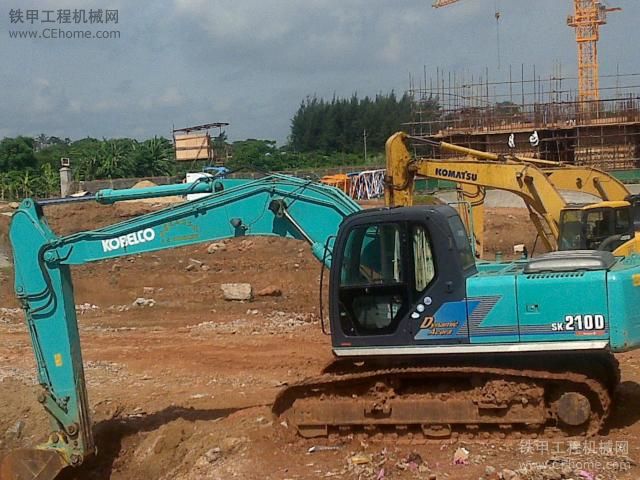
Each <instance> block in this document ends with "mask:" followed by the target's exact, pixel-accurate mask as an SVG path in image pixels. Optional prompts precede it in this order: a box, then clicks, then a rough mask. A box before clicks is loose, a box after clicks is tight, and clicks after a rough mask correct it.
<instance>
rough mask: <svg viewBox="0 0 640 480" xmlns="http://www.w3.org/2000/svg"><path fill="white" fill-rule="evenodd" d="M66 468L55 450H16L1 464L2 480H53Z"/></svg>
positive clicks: (0, 474) (0, 477) (0, 476)
mask: <svg viewBox="0 0 640 480" xmlns="http://www.w3.org/2000/svg"><path fill="white" fill-rule="evenodd" d="M66 466H68V464H67V462H65V461H64V459H63V458H62V456H61V455H60V454H59V453H58V452H55V451H53V450H37V449H22V450H14V451H13V452H11V453H9V454H8V455H7V456H6V457H4V458H3V459H2V463H0V480H53V479H54V478H56V477H57V476H58V474H59V473H60V472H61V471H62V469H63V468H65V467H66Z"/></svg>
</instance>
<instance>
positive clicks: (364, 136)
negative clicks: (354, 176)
mask: <svg viewBox="0 0 640 480" xmlns="http://www.w3.org/2000/svg"><path fill="white" fill-rule="evenodd" d="M362 138H363V139H364V163H367V129H366V128H365V129H364V130H363V132H362Z"/></svg>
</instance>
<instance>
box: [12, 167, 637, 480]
mask: <svg viewBox="0 0 640 480" xmlns="http://www.w3.org/2000/svg"><path fill="white" fill-rule="evenodd" d="M225 182H227V183H225ZM228 182H230V181H225V180H218V179H201V180H200V181H198V182H196V183H193V184H185V185H173V186H160V187H151V188H148V189H140V190H107V191H101V192H98V194H96V195H95V197H94V200H95V201H98V202H101V203H114V202H117V201H121V200H132V199H141V198H152V197H157V196H163V195H185V194H189V193H210V195H208V196H206V197H204V198H201V199H198V200H194V201H190V202H186V203H183V204H180V205H176V206H172V207H169V208H167V209H164V210H160V211H157V212H153V213H149V214H146V215H142V216H140V217H137V218H133V219H130V220H127V221H125V222H122V223H118V224H116V225H112V226H108V227H104V228H100V229H97V230H91V231H86V232H79V233H75V234H71V235H68V236H62V237H61V236H57V235H56V234H55V233H54V232H53V231H52V230H51V228H50V227H49V226H48V225H47V222H46V218H45V216H44V213H43V207H42V206H41V205H40V204H39V203H38V202H35V201H33V200H30V199H27V200H24V201H23V202H22V203H21V205H20V208H19V209H18V210H17V211H16V212H15V214H14V216H13V219H12V223H11V228H10V240H11V244H12V247H13V256H14V267H15V291H16V295H17V296H18V298H19V299H20V301H21V303H22V305H23V307H24V311H25V318H26V324H27V328H28V331H29V334H30V336H31V340H32V344H33V350H34V354H35V357H36V361H37V366H38V378H39V382H40V391H39V393H38V400H39V401H40V403H41V404H42V406H43V408H44V409H45V410H46V412H47V413H48V415H49V417H50V419H51V434H50V435H49V438H48V440H47V441H46V442H45V443H43V444H42V445H39V446H36V447H35V448H34V449H31V450H22V451H15V452H12V453H11V454H9V455H8V456H7V457H6V458H5V459H4V460H3V462H2V464H1V466H0V477H1V478H2V480H18V479H19V480H23V479H29V480H33V479H34V478H38V479H47V480H49V479H51V478H54V477H55V476H56V474H57V473H58V472H59V471H61V469H63V468H65V467H67V466H73V467H79V466H80V465H81V464H82V463H83V461H84V460H85V459H86V458H87V457H88V456H90V455H94V454H95V453H96V445H95V443H94V439H93V435H92V424H91V420H90V416H89V405H90V402H89V399H88V395H87V388H86V382H85V377H84V371H83V365H82V354H81V345H80V339H79V335H78V325H77V319H76V313H75V308H74V306H75V302H74V296H73V285H72V279H71V267H72V266H73V265H81V264H85V263H88V262H93V261H99V260H105V259H110V258H117V257H122V256H125V255H132V254H140V253H145V252H151V251H155V250H161V249H165V248H172V247H179V246H183V245H189V244H194V243H197V242H205V241H211V240H216V239H221V238H228V237H238V236H245V235H279V236H285V237H293V238H299V239H305V240H307V241H308V242H309V244H310V245H311V248H312V250H313V253H314V254H315V256H316V257H317V258H318V259H320V260H322V261H323V262H324V265H326V266H327V267H328V268H330V272H329V308H328V313H329V315H328V317H329V322H328V323H329V327H330V328H329V330H330V335H331V344H332V349H333V353H334V356H335V361H334V362H333V363H332V364H331V365H329V366H328V367H326V368H325V370H324V371H323V372H321V373H320V374H319V375H318V376H316V377H314V378H309V379H306V380H303V381H301V382H299V383H295V384H292V385H289V386H287V387H285V388H284V389H283V390H282V391H281V392H280V393H279V394H278V396H277V397H276V399H275V401H274V404H273V412H274V414H275V415H277V416H279V417H280V421H279V422H275V424H276V425H279V424H280V423H286V424H287V425H289V428H291V429H295V431H296V432H298V433H299V434H300V435H301V436H303V437H316V436H327V435H331V434H334V433H336V434H345V433H346V434H349V433H351V432H362V434H364V435H383V436H384V435H388V434H389V435H392V436H394V437H395V436H396V435H402V436H407V437H411V436H413V438H415V437H416V436H425V437H430V438H446V437H452V436H456V435H460V434H463V435H474V434H475V433H476V432H478V431H481V432H483V433H486V432H488V433H490V434H494V435H498V436H500V437H501V438H504V437H505V436H507V435H539V434H546V433H554V432H556V433H558V432H559V433H562V434H571V435H574V434H575V435H593V434H595V433H597V432H598V431H599V430H600V428H601V427H602V425H603V423H604V422H605V421H606V419H607V416H608V415H609V412H610V411H611V402H612V394H613V390H614V388H615V387H616V384H617V383H618V369H617V364H616V361H615V358H614V356H613V353H614V352H622V351H626V350H631V349H634V348H638V346H640V295H639V293H640V258H639V257H637V256H635V255H629V256H627V257H625V258H616V257H614V256H613V254H611V253H610V252H604V251H567V252H553V253H550V254H546V255H542V256H540V257H537V258H535V259H530V260H522V261H517V262H515V263H477V264H476V262H475V259H474V256H473V254H472V250H471V246H470V244H469V241H468V236H467V232H466V231H465V228H464V226H463V223H462V221H461V219H460V217H459V216H458V214H457V213H456V211H455V210H454V209H453V208H451V207H449V206H445V205H442V206H420V207H401V208H377V209H372V210H365V211H361V210H360V208H359V207H358V205H357V204H356V203H354V202H353V201H352V200H351V199H349V198H348V197H347V196H346V195H344V194H343V193H342V192H340V191H339V190H337V189H335V188H333V187H328V186H325V185H320V184H317V183H313V182H308V181H304V180H300V179H296V178H291V177H286V176H280V175H271V176H266V177H264V178H262V179H258V180H254V181H246V182H244V183H243V182H237V181H236V184H231V183H228ZM585 292H588V295H585ZM324 326H325V325H324V321H323V327H324ZM278 428H279V427H278ZM97 450H98V454H99V450H100V446H99V445H97Z"/></svg>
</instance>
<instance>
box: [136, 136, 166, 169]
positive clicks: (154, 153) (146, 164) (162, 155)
mask: <svg viewBox="0 0 640 480" xmlns="http://www.w3.org/2000/svg"><path fill="white" fill-rule="evenodd" d="M132 158H133V163H134V165H135V175H136V176H140V177H146V176H154V175H172V174H173V172H174V169H175V162H174V156H173V145H172V143H171V142H170V141H169V140H167V139H166V138H162V137H153V138H151V139H149V140H145V141H144V142H142V143H135V144H134V147H133V155H132Z"/></svg>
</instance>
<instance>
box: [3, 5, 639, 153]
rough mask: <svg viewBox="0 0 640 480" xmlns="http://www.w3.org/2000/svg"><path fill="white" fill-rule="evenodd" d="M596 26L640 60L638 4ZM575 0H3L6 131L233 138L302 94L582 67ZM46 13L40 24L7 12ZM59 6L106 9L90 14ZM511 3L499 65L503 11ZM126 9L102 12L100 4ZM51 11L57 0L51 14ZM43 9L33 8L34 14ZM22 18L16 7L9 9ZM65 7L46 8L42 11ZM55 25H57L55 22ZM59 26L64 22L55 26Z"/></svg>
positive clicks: (617, 59) (605, 66) (610, 44)
mask: <svg viewBox="0 0 640 480" xmlns="http://www.w3.org/2000/svg"><path fill="white" fill-rule="evenodd" d="M613 1H614V0H611V1H610V2H609V5H610V6H619V7H622V8H623V11H622V12H614V13H610V14H609V22H608V24H607V25H605V26H603V27H602V29H601V41H600V44H599V54H600V63H601V72H602V73H603V74H614V73H615V72H616V71H617V70H618V71H620V72H623V73H640V49H638V48H637V45H638V44H639V43H640V30H639V29H638V28H637V19H638V18H640V2H637V0H616V2H617V3H615V4H613V3H612V2H613ZM572 5H573V2H571V1H570V0H536V1H535V2H532V1H526V0H461V1H460V2H459V3H457V4H455V5H451V6H449V7H446V8H441V9H433V8H432V7H431V0H422V1H419V0H394V1H391V0H154V1H153V2H151V1H142V0H128V1H127V0H38V1H36V0H26V1H20V2H17V1H16V0H2V2H0V38H2V40H1V41H0V60H1V62H2V68H0V138H2V137H4V136H15V135H19V134H20V135H37V134H40V133H45V134H47V135H55V136H60V137H70V138H72V139H79V138H84V137H87V136H91V137H96V138H103V137H105V138H110V137H135V138H138V139H144V138H148V137H152V136H154V135H163V136H170V134H171V129H172V127H173V126H175V127H185V126H190V125H198V124H202V123H209V122H229V123H230V126H229V127H227V135H228V137H229V139H231V140H241V139H245V138H262V139H273V140H277V141H278V143H279V144H283V143H284V142H286V139H287V136H288V134H289V127H290V122H291V118H292V117H293V115H294V114H295V112H296V110H297V109H298V107H299V105H300V102H301V101H302V100H303V99H304V98H305V97H307V96H313V95H316V96H318V97H324V98H331V97H333V96H334V95H336V96H341V97H345V96H346V97H348V96H351V95H352V94H353V93H357V94H358V95H359V96H361V97H362V96H365V95H375V94H376V93H380V92H382V93H387V92H390V91H391V90H394V91H395V92H396V93H397V94H402V93H403V92H404V91H405V90H407V88H408V87H409V76H410V75H411V74H412V75H414V77H421V76H422V72H423V68H426V70H427V72H428V74H429V75H431V74H433V75H435V72H436V69H438V68H439V69H441V70H444V71H447V72H449V71H450V72H457V73H458V74H459V75H462V74H464V75H468V76H470V75H474V76H476V77H477V76H479V75H484V72H485V68H488V69H489V72H490V73H489V78H490V79H491V80H502V79H506V78H508V66H509V65H510V64H511V65H513V66H514V70H517V71H518V72H519V71H520V68H521V65H522V64H524V65H525V68H526V69H527V71H529V70H530V69H531V68H532V66H533V65H535V66H536V72H538V74H540V75H542V76H549V75H551V73H552V72H553V68H554V65H557V64H559V63H560V64H562V73H563V75H567V76H575V73H576V45H575V41H574V38H575V37H574V32H573V30H572V29H571V28H569V27H567V25H566V17H567V15H568V14H569V13H571V10H572ZM17 9H21V10H22V12H23V16H24V14H25V13H26V10H35V11H37V12H38V19H37V20H35V19H34V23H33V25H31V24H30V21H28V20H26V19H25V22H26V23H24V24H22V23H12V17H11V15H10V13H11V10H14V11H15V10H17ZM61 9H70V10H72V11H73V9H80V10H85V15H86V16H87V17H88V15H89V10H91V9H94V10H103V17H102V21H103V23H100V22H95V23H93V24H91V23H87V24H82V23H80V24H75V23H73V19H72V23H70V24H63V23H57V11H58V10H61ZM496 9H497V10H498V11H499V12H500V14H501V15H500V26H499V34H500V66H501V68H500V69H498V42H497V27H496V20H495V17H494V13H495V11H496ZM106 10H111V11H112V12H116V11H117V20H118V21H117V23H115V21H114V19H113V17H112V18H111V22H110V23H108V24H107V23H104V20H105V19H104V11H106ZM45 11H52V12H51V13H45ZM32 16H33V15H32ZM13 18H14V20H15V16H14V17H13ZM47 19H48V20H54V21H53V22H45V23H43V22H42V20H47ZM46 28H51V29H53V30H57V29H62V30H64V31H65V32H69V31H73V30H88V31H90V33H91V35H95V34H96V33H97V32H99V31H103V30H117V31H118V32H119V37H120V38H109V39H97V38H84V39H80V38H36V39H28V38H12V37H11V36H10V34H11V31H16V30H19V31H29V30H33V31H37V32H38V34H39V35H42V34H45V31H44V29H46ZM53 35H55V34H52V33H51V31H48V32H46V36H49V37H51V36H53ZM58 35H60V33H58Z"/></svg>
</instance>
